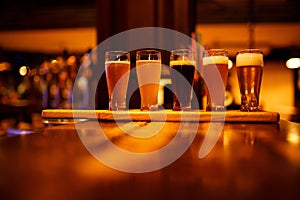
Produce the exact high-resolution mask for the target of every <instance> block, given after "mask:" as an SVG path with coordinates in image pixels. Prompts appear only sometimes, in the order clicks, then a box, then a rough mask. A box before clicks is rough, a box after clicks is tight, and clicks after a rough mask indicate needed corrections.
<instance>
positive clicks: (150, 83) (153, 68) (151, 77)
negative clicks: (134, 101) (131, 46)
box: [136, 50, 161, 111]
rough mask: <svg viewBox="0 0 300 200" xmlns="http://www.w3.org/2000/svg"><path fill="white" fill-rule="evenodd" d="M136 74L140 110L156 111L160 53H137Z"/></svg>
mask: <svg viewBox="0 0 300 200" xmlns="http://www.w3.org/2000/svg"><path fill="white" fill-rule="evenodd" d="M136 73H137V79H138V85H139V90H140V96H141V110H142V111H149V110H158V89H159V83H160V76H161V53H160V51H157V50H140V51H137V53H136Z"/></svg>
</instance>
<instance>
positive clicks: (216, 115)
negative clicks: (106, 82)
mask: <svg viewBox="0 0 300 200" xmlns="http://www.w3.org/2000/svg"><path fill="white" fill-rule="evenodd" d="M42 117H43V118H44V119H97V120H103V121H113V120H116V121H118V120H120V121H121V120H124V121H126V120H128V121H131V120H132V121H199V122H209V121H213V122H214V121H215V122H218V121H219V122H221V121H222V122H224V121H225V122H269V123H276V122H278V121H279V119H280V115H279V113H276V112H265V111H262V112H241V111H239V110H229V111H226V112H206V111H184V112H181V111H172V110H162V111H150V112H148V111H146V112H145V111H140V110H129V111H109V110H66V109H47V110H43V111H42Z"/></svg>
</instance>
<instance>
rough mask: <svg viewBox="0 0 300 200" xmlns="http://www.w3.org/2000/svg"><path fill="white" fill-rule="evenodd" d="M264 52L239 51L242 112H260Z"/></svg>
mask: <svg viewBox="0 0 300 200" xmlns="http://www.w3.org/2000/svg"><path fill="white" fill-rule="evenodd" d="M263 66H264V60H263V52H262V50H260V49H246V50H242V51H239V52H238V53H237V56H236V70H237V76H238V81H239V87H240V93H241V109H240V110H241V111H260V110H261V109H260V106H259V93H260V87H261V81H262V74H263Z"/></svg>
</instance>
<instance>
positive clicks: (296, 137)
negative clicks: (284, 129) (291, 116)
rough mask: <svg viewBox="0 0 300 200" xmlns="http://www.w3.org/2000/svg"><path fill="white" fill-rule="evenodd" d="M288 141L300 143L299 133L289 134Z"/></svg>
mask: <svg viewBox="0 0 300 200" xmlns="http://www.w3.org/2000/svg"><path fill="white" fill-rule="evenodd" d="M286 139H287V141H289V142H290V143H292V144H299V143H300V137H299V135H298V133H293V132H292V133H289V134H288V135H287V138H286Z"/></svg>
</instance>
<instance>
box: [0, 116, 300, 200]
mask: <svg viewBox="0 0 300 200" xmlns="http://www.w3.org/2000/svg"><path fill="white" fill-rule="evenodd" d="M95 123H97V124H98V125H100V126H99V127H100V128H101V130H102V131H103V132H104V133H105V134H106V136H107V138H108V139H109V141H111V142H112V143H113V144H114V145H116V146H118V147H120V148H122V149H124V150H125V151H129V152H135V153H147V152H153V151H155V150H159V149H161V148H162V147H164V146H166V145H168V144H169V143H170V141H172V139H174V137H175V135H176V133H177V132H178V126H179V124H180V123H179V122H166V123H164V124H163V128H162V129H161V131H160V132H159V133H157V135H154V136H152V137H149V138H135V137H132V136H129V135H127V134H125V133H124V132H123V131H122V130H121V129H120V128H119V127H120V126H123V125H124V126H126V124H127V123H128V122H121V124H118V125H117V124H116V123H115V122H111V121H101V122H98V121H92V120H90V121H85V122H79V123H77V125H76V126H74V124H69V125H59V126H49V127H46V128H45V130H43V131H42V132H40V133H32V134H26V135H6V136H2V137H0V199H22V200H27V199H28V200H29V199H30V200H40V199H43V200H47V199H49V200H50V199H51V200H52V199H72V200H73V199H75V200H77V199H78V200H79V199H85V200H86V199H153V200H154V199H297V200H298V199H300V125H299V124H296V123H292V122H288V121H283V120H280V121H279V122H278V123H225V124H223V125H224V126H223V127H222V129H221V134H220V136H219V137H218V139H217V143H216V144H215V145H214V146H213V148H212V150H211V151H210V152H208V154H207V155H206V156H204V157H203V158H199V150H200V148H201V146H202V145H203V141H204V138H205V137H206V136H207V130H208V128H209V126H211V125H212V124H213V123H209V122H203V123H199V124H198V125H197V126H198V127H197V129H196V130H192V128H194V127H195V126H194V125H195V124H192V123H195V122H191V124H190V126H186V127H185V128H184V129H183V130H181V131H182V132H184V135H185V136H187V137H188V136H189V133H192V132H194V131H196V134H195V138H191V139H192V144H191V145H190V146H189V148H188V149H187V150H186V151H185V152H184V154H183V155H181V156H180V157H179V158H178V159H177V160H176V161H174V162H172V163H171V164H170V165H168V166H166V167H163V168H162V169H158V170H155V171H150V172H145V173H128V172H123V171H119V170H117V169H113V168H110V167H108V166H107V165H105V164H103V163H102V162H100V161H99V160H98V159H97V158H96V157H94V156H93V155H92V154H91V150H90V149H89V148H86V144H85V145H84V144H83V142H82V139H80V138H81V137H82V136H85V137H86V138H89V137H90V136H93V135H95V130H96V129H98V128H99V127H98V128H96V129H95V127H94V125H95ZM214 123H215V122H214ZM137 125H138V126H145V125H147V124H145V123H144V122H137ZM187 127H190V130H189V128H187ZM177 134H178V133H177ZM92 139H93V138H92V137H91V141H90V142H91V144H92V145H94V146H97V145H101V144H100V143H99V142H98V141H97V140H92ZM98 147H99V146H98ZM101 148H102V147H101V146H100V147H99V148H97V149H98V150H99V149H100V150H101ZM106 151H107V150H106ZM106 153H107V155H110V156H111V157H114V156H115V160H116V161H120V162H124V163H125V162H126V160H124V159H123V158H119V157H117V156H116V155H115V154H114V153H112V152H109V151H107V152H106ZM126 164H128V165H129V166H130V164H132V165H134V164H135V162H132V163H126Z"/></svg>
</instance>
